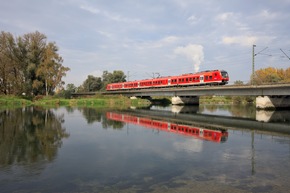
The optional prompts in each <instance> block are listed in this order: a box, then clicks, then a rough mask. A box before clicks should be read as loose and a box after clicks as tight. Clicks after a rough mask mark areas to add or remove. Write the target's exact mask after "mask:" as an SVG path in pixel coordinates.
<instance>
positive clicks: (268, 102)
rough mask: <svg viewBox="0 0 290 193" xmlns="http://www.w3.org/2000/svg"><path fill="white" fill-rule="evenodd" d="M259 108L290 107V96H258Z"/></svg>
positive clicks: (257, 104)
mask: <svg viewBox="0 0 290 193" xmlns="http://www.w3.org/2000/svg"><path fill="white" fill-rule="evenodd" d="M256 108H257V109H282V108H290V96H258V97H257V98H256Z"/></svg>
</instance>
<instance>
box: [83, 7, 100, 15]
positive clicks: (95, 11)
mask: <svg viewBox="0 0 290 193" xmlns="http://www.w3.org/2000/svg"><path fill="white" fill-rule="evenodd" d="M80 8H81V9H83V10H85V11H88V12H90V13H92V14H98V13H100V10H98V9H96V8H94V7H92V6H88V5H81V7H80Z"/></svg>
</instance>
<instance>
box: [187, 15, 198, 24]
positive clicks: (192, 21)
mask: <svg viewBox="0 0 290 193" xmlns="http://www.w3.org/2000/svg"><path fill="white" fill-rule="evenodd" d="M187 21H188V22H189V23H190V24H196V23H197V22H198V21H199V18H197V17H196V16H195V15H192V16H190V17H188V18H187Z"/></svg>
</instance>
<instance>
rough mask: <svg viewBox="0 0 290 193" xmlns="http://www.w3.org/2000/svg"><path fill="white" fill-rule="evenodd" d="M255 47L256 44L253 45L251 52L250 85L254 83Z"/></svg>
mask: <svg viewBox="0 0 290 193" xmlns="http://www.w3.org/2000/svg"><path fill="white" fill-rule="evenodd" d="M255 47H256V45H253V53H252V85H253V84H254V75H255V56H256V55H255Z"/></svg>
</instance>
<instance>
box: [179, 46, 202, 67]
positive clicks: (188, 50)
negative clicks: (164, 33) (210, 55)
mask: <svg viewBox="0 0 290 193" xmlns="http://www.w3.org/2000/svg"><path fill="white" fill-rule="evenodd" d="M174 53H175V54H178V55H184V56H186V57H187V58H188V59H190V60H192V62H193V65H194V70H195V72H198V71H199V67H200V65H201V63H202V62H203V61H204V53H203V46H202V45H197V44H189V45H187V46H184V47H182V46H180V47H177V48H175V50H174Z"/></svg>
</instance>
